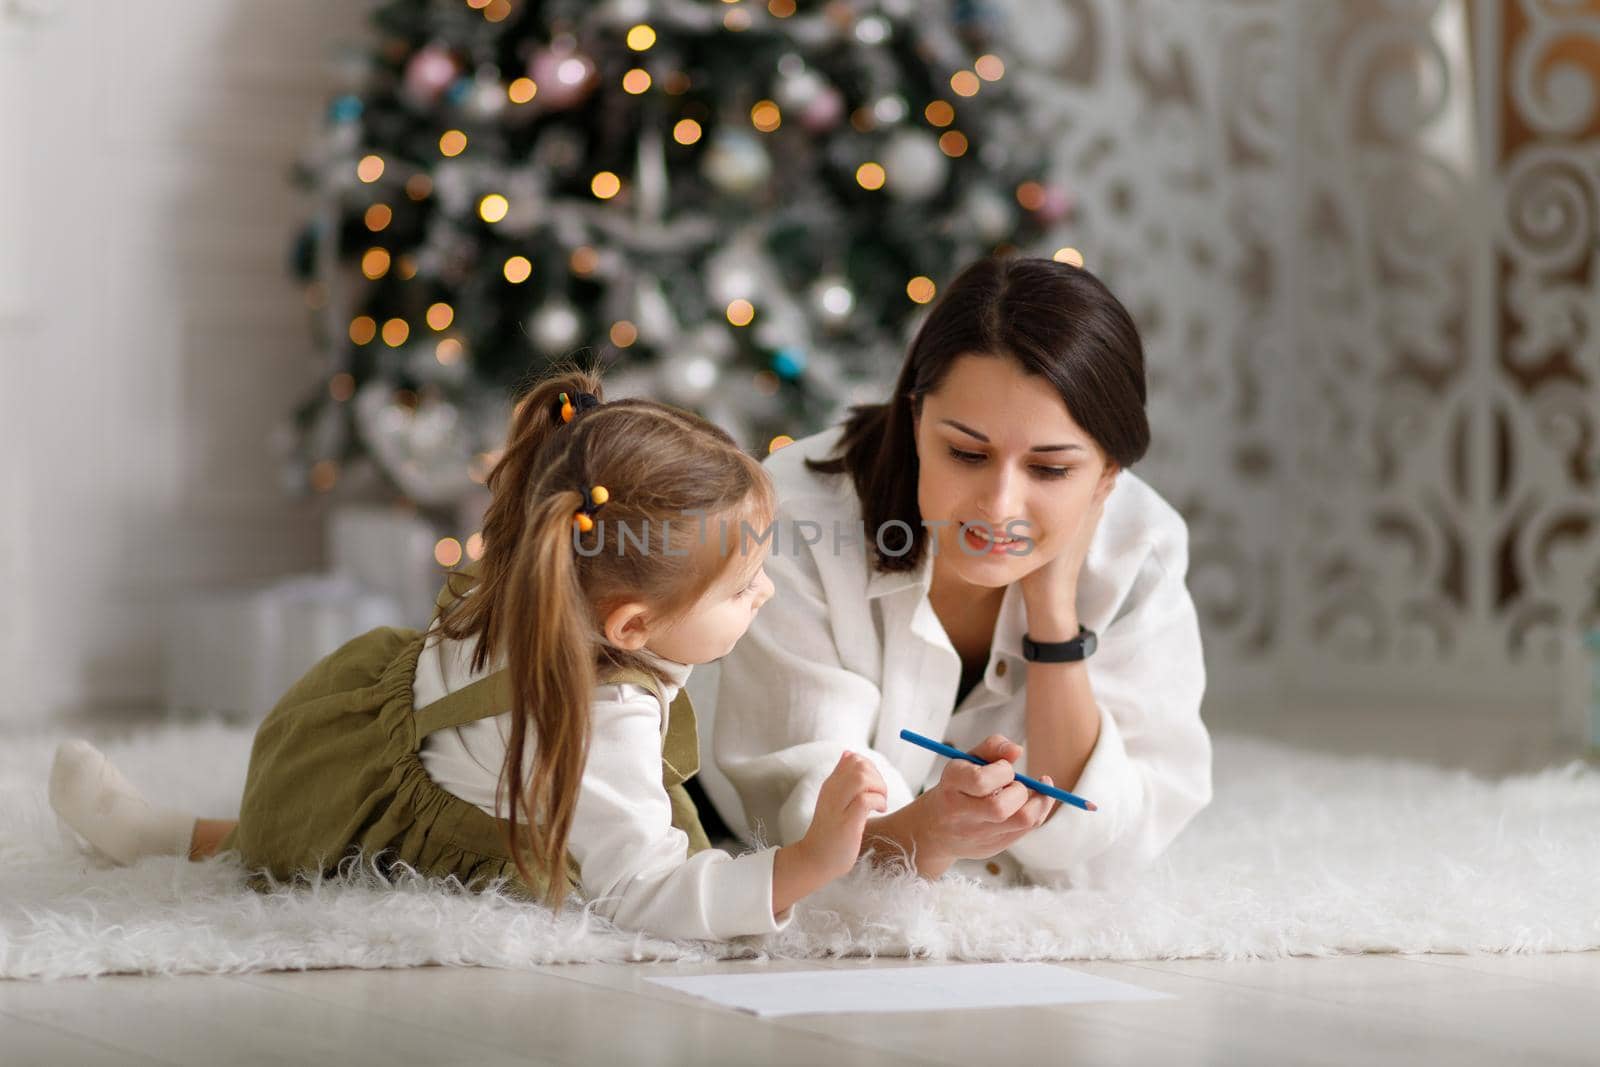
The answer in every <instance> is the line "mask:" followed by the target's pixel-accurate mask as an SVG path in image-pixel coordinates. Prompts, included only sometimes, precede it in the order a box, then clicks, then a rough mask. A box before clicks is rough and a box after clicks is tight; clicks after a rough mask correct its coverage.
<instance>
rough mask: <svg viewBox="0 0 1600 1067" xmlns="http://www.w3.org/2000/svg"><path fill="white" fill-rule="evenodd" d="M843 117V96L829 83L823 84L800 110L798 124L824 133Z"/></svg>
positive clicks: (813, 131) (814, 131)
mask: <svg viewBox="0 0 1600 1067" xmlns="http://www.w3.org/2000/svg"><path fill="white" fill-rule="evenodd" d="M842 118H844V97H843V96H841V95H840V94H839V90H837V89H835V88H834V87H833V86H831V85H824V86H822V87H821V88H820V89H818V90H817V93H816V95H814V96H813V97H812V98H811V101H810V102H809V103H807V104H806V105H805V107H804V108H802V109H801V111H800V125H802V126H804V127H805V128H806V129H807V130H809V131H810V132H812V133H826V132H827V131H829V130H831V129H833V128H834V127H835V126H837V125H839V120H840V119H842Z"/></svg>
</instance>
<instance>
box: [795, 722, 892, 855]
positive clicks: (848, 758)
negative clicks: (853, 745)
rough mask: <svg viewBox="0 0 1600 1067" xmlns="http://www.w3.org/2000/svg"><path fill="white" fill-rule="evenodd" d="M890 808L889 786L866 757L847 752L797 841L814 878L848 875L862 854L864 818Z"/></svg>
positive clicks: (824, 788)
mask: <svg viewBox="0 0 1600 1067" xmlns="http://www.w3.org/2000/svg"><path fill="white" fill-rule="evenodd" d="M888 806H889V787H888V786H886V785H884V784H883V775H881V774H879V773H878V768H877V767H876V766H874V765H873V763H872V761H871V760H870V759H868V758H867V757H865V756H862V755H858V754H857V753H855V752H846V753H845V754H844V755H842V756H840V757H839V763H838V766H836V767H834V769H833V773H832V774H830V775H828V779H827V781H825V782H823V783H822V792H821V794H820V795H819V796H818V797H817V810H816V812H815V813H814V814H813V815H812V816H811V826H810V827H809V828H808V829H807V830H806V836H805V837H803V838H801V839H800V848H801V851H802V852H803V853H804V854H805V856H806V858H807V860H808V862H809V863H810V864H811V866H812V868H813V870H814V871H815V872H816V873H817V875H818V876H819V877H821V878H823V879H824V880H825V881H832V880H833V879H835V878H838V877H840V876H841V875H844V874H847V873H849V871H850V868H852V867H854V866H855V865H856V860H857V858H859V857H860V855H861V834H862V832H863V831H864V830H865V829H866V827H867V816H869V815H871V814H872V813H873V812H875V811H883V810H884V809H885V808H886V807H888Z"/></svg>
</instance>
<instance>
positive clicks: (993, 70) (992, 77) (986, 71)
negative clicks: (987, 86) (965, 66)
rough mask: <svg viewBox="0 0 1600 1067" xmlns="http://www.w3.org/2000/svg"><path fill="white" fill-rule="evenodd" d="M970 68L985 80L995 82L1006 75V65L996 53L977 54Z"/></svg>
mask: <svg viewBox="0 0 1600 1067" xmlns="http://www.w3.org/2000/svg"><path fill="white" fill-rule="evenodd" d="M972 69H973V71H974V72H976V73H977V75H978V77H980V78H982V79H983V80H984V81H986V82H997V81H999V80H1000V79H1001V78H1004V77H1005V76H1006V65H1005V63H1004V62H1003V61H1002V60H1001V59H1000V57H999V56H996V55H984V56H979V57H978V59H977V62H975V63H973V64H972Z"/></svg>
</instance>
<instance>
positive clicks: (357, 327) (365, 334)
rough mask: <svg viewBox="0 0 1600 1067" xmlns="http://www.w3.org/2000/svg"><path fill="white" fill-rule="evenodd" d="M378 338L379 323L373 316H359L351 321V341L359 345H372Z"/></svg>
mask: <svg viewBox="0 0 1600 1067" xmlns="http://www.w3.org/2000/svg"><path fill="white" fill-rule="evenodd" d="M377 336H378V322H377V320H376V319H374V318H373V317H372V316H371V315H357V316H356V317H355V318H353V319H351V320H350V340H351V341H352V342H353V343H355V344H358V345H367V344H371V343H372V339H373V338H375V337H377Z"/></svg>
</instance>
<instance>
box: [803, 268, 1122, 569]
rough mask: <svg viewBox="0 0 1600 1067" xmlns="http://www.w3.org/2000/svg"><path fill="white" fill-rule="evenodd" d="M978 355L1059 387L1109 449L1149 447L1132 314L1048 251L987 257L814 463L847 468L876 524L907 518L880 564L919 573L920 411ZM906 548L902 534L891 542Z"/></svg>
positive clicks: (939, 306) (1071, 410)
mask: <svg viewBox="0 0 1600 1067" xmlns="http://www.w3.org/2000/svg"><path fill="white" fill-rule="evenodd" d="M966 355H979V356H992V357H1006V358H1010V359H1014V360H1016V361H1017V363H1018V364H1020V365H1021V366H1022V369H1023V370H1024V371H1026V372H1027V373H1029V374H1037V375H1039V376H1040V377H1041V378H1044V379H1045V380H1046V381H1048V382H1049V383H1050V384H1051V385H1053V386H1055V389H1056V392H1057V393H1059V394H1060V395H1061V400H1062V403H1064V404H1066V406H1067V413H1068V414H1069V415H1071V416H1072V420H1073V421H1074V422H1076V423H1077V424H1078V425H1079V426H1081V427H1083V429H1084V432H1086V433H1087V434H1088V435H1089V436H1090V437H1091V438H1093V439H1094V441H1095V443H1096V444H1098V445H1099V446H1100V448H1101V449H1102V450H1103V451H1104V452H1105V454H1106V457H1107V458H1108V459H1109V460H1111V461H1112V462H1114V463H1116V464H1117V465H1118V466H1120V467H1123V468H1126V467H1131V466H1132V465H1133V464H1134V463H1135V462H1137V461H1138V460H1139V459H1140V458H1141V457H1142V456H1143V455H1144V453H1145V450H1146V449H1147V448H1149V446H1150V424H1149V421H1148V420H1147V419H1146V418H1145V410H1144V405H1145V382H1144V346H1143V344H1142V343H1141V342H1140V340H1139V331H1138V330H1137V329H1136V328H1135V327H1134V324H1133V318H1132V317H1131V316H1130V315H1129V314H1128V312H1127V309H1126V308H1124V307H1123V306H1122V304H1121V302H1120V301H1118V300H1117V298H1116V297H1115V296H1112V295H1111V290H1109V289H1107V288H1106V287H1105V285H1104V284H1102V283H1101V281H1100V280H1099V279H1098V278H1096V277H1095V276H1094V275H1093V274H1090V273H1089V272H1088V271H1086V270H1083V269H1081V268H1078V267H1072V266H1068V265H1067V264H1065V263H1057V262H1056V261H1055V260H1051V259H1031V258H1020V257H1018V258H1009V257H1001V256H991V257H988V258H986V259H980V260H979V261H978V262H976V263H974V264H972V265H971V266H969V267H968V268H967V269H966V270H964V271H962V272H961V274H960V276H959V277H957V278H956V280H955V281H954V282H952V283H951V284H950V287H949V288H948V289H946V290H945V293H944V295H943V296H942V297H940V298H939V301H938V302H937V303H936V304H934V306H933V308H932V310H931V311H930V312H929V313H928V318H927V320H926V321H925V322H924V323H923V324H922V328H921V329H920V330H918V331H917V336H916V338H915V339H914V340H913V341H912V342H911V350H910V352H908V353H907V354H906V361H905V363H904V364H903V365H902V366H901V368H900V377H899V379H898V380H897V381H896V382H895V387H894V394H893V396H892V397H891V398H890V400H889V402H888V403H885V404H865V405H860V406H857V407H854V408H852V409H851V410H850V415H849V417H848V418H847V419H846V420H845V424H844V435H843V437H841V438H840V442H839V450H838V451H837V452H836V453H835V454H834V455H833V456H831V457H829V458H828V459H825V460H807V461H806V465H807V466H808V467H810V468H811V469H812V470H815V471H818V472H821V473H824V474H849V475H850V477H851V478H852V479H853V480H854V482H855V489H856V495H857V496H858V497H859V498H860V500H861V515H862V518H863V519H864V520H865V521H866V528H867V530H868V532H869V533H868V537H867V541H868V543H869V544H870V543H874V542H875V538H874V537H873V536H872V531H877V530H882V529H884V524H885V523H888V522H891V521H893V520H899V521H901V522H903V523H905V524H906V525H907V526H909V527H910V528H911V531H912V541H911V546H910V550H909V551H905V552H903V553H902V554H901V555H899V556H893V555H888V554H886V553H883V552H877V553H876V559H875V564H874V565H875V566H876V567H877V569H878V570H880V571H910V570H916V569H917V568H918V567H919V566H920V565H921V563H922V555H923V553H924V552H925V551H926V550H927V529H926V528H925V527H924V526H923V525H922V522H921V512H920V511H919V509H918V507H917V476H918V465H917V447H916V436H915V431H914V429H913V417H914V416H915V415H916V414H917V413H918V412H920V411H921V409H922V398H923V397H925V396H927V395H928V394H929V393H931V392H934V391H935V390H937V389H938V388H939V386H940V385H941V384H942V383H943V382H944V379H945V377H946V375H948V374H949V373H950V368H951V367H952V366H953V365H954V364H955V361H956V360H957V359H959V358H960V357H962V356H966ZM892 542H893V544H894V545H895V546H896V547H898V546H899V544H900V543H901V542H900V539H899V537H898V536H897V537H895V538H893V539H892Z"/></svg>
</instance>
